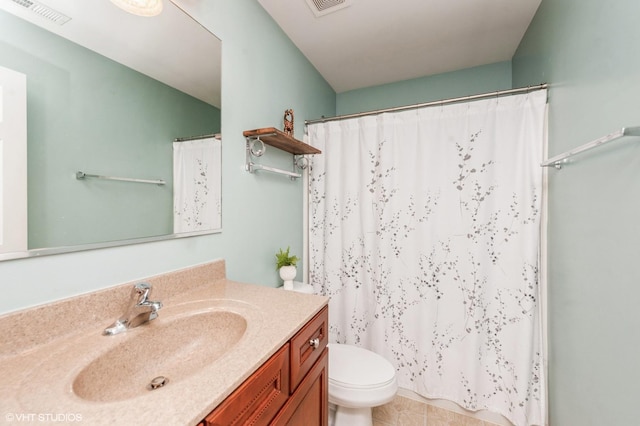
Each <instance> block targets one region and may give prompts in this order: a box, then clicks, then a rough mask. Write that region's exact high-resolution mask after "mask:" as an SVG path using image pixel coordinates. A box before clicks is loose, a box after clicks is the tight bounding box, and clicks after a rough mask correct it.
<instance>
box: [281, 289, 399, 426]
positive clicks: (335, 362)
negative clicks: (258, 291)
mask: <svg viewBox="0 0 640 426" xmlns="http://www.w3.org/2000/svg"><path fill="white" fill-rule="evenodd" d="M293 291H297V292H301V293H313V288H312V287H311V285H309V284H303V283H300V282H295V281H294V283H293ZM328 347H329V403H330V404H335V406H336V411H335V418H334V422H333V426H371V425H372V424H373V422H372V416H371V409H372V408H373V407H377V406H378V405H383V404H386V403H388V402H390V401H391V400H393V398H394V397H395V395H396V392H397V390H398V382H397V379H396V371H395V369H394V368H393V365H391V363H390V362H389V361H387V360H386V359H385V358H383V357H382V356H380V355H378V354H376V353H374V352H371V351H369V350H366V349H363V348H360V347H357V346H352V345H344V344H337V343H330V344H329V345H328Z"/></svg>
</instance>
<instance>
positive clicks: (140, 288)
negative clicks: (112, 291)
mask: <svg viewBox="0 0 640 426" xmlns="http://www.w3.org/2000/svg"><path fill="white" fill-rule="evenodd" d="M150 291H151V284H149V283H138V284H136V285H134V286H133V290H131V298H137V299H138V301H139V302H144V301H146V300H147V297H148V296H149V292H150Z"/></svg>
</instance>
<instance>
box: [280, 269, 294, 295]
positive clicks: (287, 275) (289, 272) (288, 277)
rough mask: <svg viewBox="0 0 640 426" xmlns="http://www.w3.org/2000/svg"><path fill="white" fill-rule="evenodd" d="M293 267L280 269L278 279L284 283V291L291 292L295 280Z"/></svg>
mask: <svg viewBox="0 0 640 426" xmlns="http://www.w3.org/2000/svg"><path fill="white" fill-rule="evenodd" d="M296 273H297V271H296V267H295V266H283V267H282V268H280V278H282V280H283V281H284V289H285V290H293V280H294V279H295V278H296Z"/></svg>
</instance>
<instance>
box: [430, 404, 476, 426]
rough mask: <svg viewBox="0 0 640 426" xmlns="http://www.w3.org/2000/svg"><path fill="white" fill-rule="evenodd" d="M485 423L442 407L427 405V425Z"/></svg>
mask: <svg viewBox="0 0 640 426" xmlns="http://www.w3.org/2000/svg"><path fill="white" fill-rule="evenodd" d="M485 425H486V423H485V422H484V421H482V420H479V419H474V418H473V417H469V416H465V415H463V414H458V413H454V412H453V411H449V410H445V409H443V408H439V407H434V406H432V405H427V426H485Z"/></svg>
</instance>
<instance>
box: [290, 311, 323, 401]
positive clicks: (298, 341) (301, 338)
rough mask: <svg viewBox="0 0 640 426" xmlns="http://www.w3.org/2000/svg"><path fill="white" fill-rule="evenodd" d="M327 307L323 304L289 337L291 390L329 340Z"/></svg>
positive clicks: (295, 386) (305, 373)
mask: <svg viewBox="0 0 640 426" xmlns="http://www.w3.org/2000/svg"><path fill="white" fill-rule="evenodd" d="M328 335H329V316H328V307H327V306H325V307H324V308H323V309H322V310H321V311H320V312H319V313H318V314H317V315H316V316H315V317H314V318H313V319H312V320H311V321H309V322H308V323H307V324H306V325H305V326H304V327H303V328H302V330H300V331H299V332H298V333H297V334H296V335H295V336H294V337H293V338H292V339H291V392H293V391H295V390H296V388H297V387H298V385H299V384H300V381H301V380H302V379H303V378H304V376H306V375H307V373H308V372H309V370H310V369H311V367H312V366H313V364H314V363H315V362H316V360H317V359H318V358H319V357H320V355H322V351H323V350H324V348H325V347H326V346H327V343H328V340H329V337H328Z"/></svg>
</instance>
